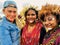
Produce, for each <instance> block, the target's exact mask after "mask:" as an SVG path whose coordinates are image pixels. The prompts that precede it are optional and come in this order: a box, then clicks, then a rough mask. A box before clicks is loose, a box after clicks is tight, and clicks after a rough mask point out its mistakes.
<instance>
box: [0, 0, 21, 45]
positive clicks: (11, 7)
mask: <svg viewBox="0 0 60 45" xmlns="http://www.w3.org/2000/svg"><path fill="white" fill-rule="evenodd" d="M3 13H4V15H5V16H4V17H3V18H2V21H1V22H0V45H19V44H20V42H19V41H20V40H19V37H20V34H19V33H20V30H19V29H18V27H17V26H16V20H15V19H16V15H17V6H16V2H14V1H5V2H4V5H3Z"/></svg>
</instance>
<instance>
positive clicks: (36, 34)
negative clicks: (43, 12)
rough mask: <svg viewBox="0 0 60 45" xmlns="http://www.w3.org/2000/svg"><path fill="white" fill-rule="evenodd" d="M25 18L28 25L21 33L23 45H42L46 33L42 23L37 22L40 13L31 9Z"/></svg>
mask: <svg viewBox="0 0 60 45" xmlns="http://www.w3.org/2000/svg"><path fill="white" fill-rule="evenodd" d="M25 18H26V25H25V26H24V28H23V29H22V31H21V45H39V44H40V43H42V41H43V38H44V35H45V33H46V31H45V30H44V28H43V27H42V23H41V22H39V21H37V20H36V19H37V18H38V11H36V10H35V9H34V8H29V9H28V10H27V11H26V12H25ZM41 34H42V35H41ZM39 40H41V41H39Z"/></svg>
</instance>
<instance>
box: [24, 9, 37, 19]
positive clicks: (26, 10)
mask: <svg viewBox="0 0 60 45" xmlns="http://www.w3.org/2000/svg"><path fill="white" fill-rule="evenodd" d="M30 10H33V11H35V13H36V18H38V11H37V10H36V9H34V8H29V9H28V10H26V12H25V17H26V16H27V13H28V11H30Z"/></svg>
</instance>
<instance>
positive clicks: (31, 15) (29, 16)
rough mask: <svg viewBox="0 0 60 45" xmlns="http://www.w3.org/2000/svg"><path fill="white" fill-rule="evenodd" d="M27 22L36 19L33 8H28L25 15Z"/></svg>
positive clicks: (32, 21)
mask: <svg viewBox="0 0 60 45" xmlns="http://www.w3.org/2000/svg"><path fill="white" fill-rule="evenodd" d="M26 19H27V22H28V23H29V24H31V23H34V22H35V19H36V13H35V11H34V10H29V11H28V13H27V16H26Z"/></svg>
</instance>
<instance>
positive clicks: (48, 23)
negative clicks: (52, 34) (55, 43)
mask: <svg viewBox="0 0 60 45" xmlns="http://www.w3.org/2000/svg"><path fill="white" fill-rule="evenodd" d="M43 24H44V26H45V28H46V29H47V30H48V31H49V30H52V29H53V28H55V27H56V26H57V20H56V17H55V16H53V15H52V14H50V15H48V16H46V17H45V18H44V22H43Z"/></svg>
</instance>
